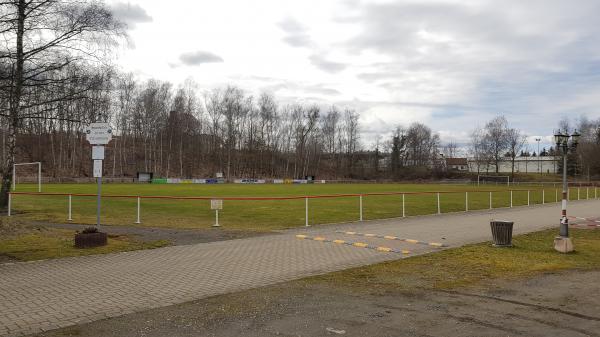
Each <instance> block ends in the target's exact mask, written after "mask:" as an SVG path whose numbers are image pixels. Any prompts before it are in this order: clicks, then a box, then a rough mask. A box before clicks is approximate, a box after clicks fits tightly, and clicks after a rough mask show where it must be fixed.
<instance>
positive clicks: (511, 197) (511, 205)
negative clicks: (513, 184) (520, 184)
mask: <svg viewBox="0 0 600 337" xmlns="http://www.w3.org/2000/svg"><path fill="white" fill-rule="evenodd" d="M510 207H511V208H512V207H513V191H512V190H510Z"/></svg>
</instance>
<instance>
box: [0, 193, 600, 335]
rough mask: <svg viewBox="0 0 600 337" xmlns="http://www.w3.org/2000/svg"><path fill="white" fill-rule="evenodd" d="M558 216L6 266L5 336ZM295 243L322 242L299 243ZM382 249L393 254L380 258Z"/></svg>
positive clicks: (379, 225)
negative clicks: (497, 226) (503, 223)
mask: <svg viewBox="0 0 600 337" xmlns="http://www.w3.org/2000/svg"><path fill="white" fill-rule="evenodd" d="M598 206H600V201H598V200H590V201H578V202H573V203H570V205H569V212H570V214H571V215H575V216H580V217H597V216H599V215H600V208H599V207H598ZM559 214H560V211H559V205H558V204H551V205H541V206H534V207H519V208H513V209H500V210H494V211H477V212H472V213H455V214H444V215H435V216H422V217H412V218H406V219H390V220H381V221H365V222H362V223H348V224H339V225H327V226H315V227H310V228H308V229H294V230H289V231H284V232H282V233H280V234H274V235H268V236H263V237H256V238H248V239H240V240H231V241H222V242H213V243H202V244H195V245H188V246H174V247H166V248H160V249H154V250H145V251H135V252H126V253H117V254H108V255H96V256H86V257H75V258H65V259H57V260H46V261H36V262H28V263H12V264H10V263H9V264H3V265H0V336H21V335H25V334H29V333H36V332H40V331H45V330H50V329H56V328H60V327H65V326H69V325H75V324H80V323H84V322H90V321H94V320H99V319H103V318H108V317H114V316H120V315H124V314H127V313H132V312H136V311H143V310H147V309H151V308H156V307H162V306H167V305H172V304H176V303H182V302H187V301H191V300H196V299H201V298H205V297H208V296H213V295H218V294H223V293H229V292H233V291H238V290H243V289H248V288H254V287H260V286H265V285H269V284H274V283H278V282H283V281H288V280H292V279H298V278H301V277H305V276H309V275H316V274H322V273H326V272H331V271H335V270H341V269H346V268H350V267H354V266H361V265H367V264H373V263H377V262H382V261H387V260H394V259H399V258H402V257H405V256H412V255H416V254H422V253H426V252H430V251H434V250H436V249H439V248H437V247H435V246H429V245H426V244H418V243H415V242H414V241H401V240H392V239H390V238H387V239H386V238H383V237H378V236H380V235H381V236H396V237H400V238H408V239H414V240H419V241H422V242H439V243H443V244H446V245H449V246H450V247H456V246H460V245H463V244H466V243H473V242H481V241H485V240H489V239H490V228H489V220H490V219H492V218H494V219H505V220H510V221H514V222H515V232H516V233H524V232H530V231H535V230H539V229H543V228H548V227H551V226H553V224H556V223H557V222H558V217H559ZM554 226H555V225H554ZM348 232H350V233H351V234H348ZM352 232H358V233H363V234H369V235H367V236H364V235H359V234H352ZM299 234H303V235H306V236H307V237H309V238H314V237H316V238H317V239H318V240H309V239H299V238H297V235H299ZM321 238H322V239H321ZM319 240H325V241H319ZM334 240H339V241H337V242H338V243H334V242H333V241H334ZM330 241H331V242H330ZM341 241H344V242H346V243H347V242H359V243H366V244H368V245H369V247H366V248H365V247H360V246H361V245H360V244H359V245H357V246H353V245H349V244H342V242H341ZM548 244H549V245H550V244H551V243H550V242H549V243H548ZM382 246H385V247H388V248H391V249H393V250H394V251H397V252H384V251H379V250H377V249H375V248H376V247H382ZM402 251H404V253H402Z"/></svg>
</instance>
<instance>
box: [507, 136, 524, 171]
mask: <svg viewBox="0 0 600 337" xmlns="http://www.w3.org/2000/svg"><path fill="white" fill-rule="evenodd" d="M506 139H507V141H508V155H509V156H510V160H511V180H514V178H515V159H516V158H517V156H518V155H519V153H520V152H521V151H522V150H523V148H524V146H525V142H526V140H527V137H525V135H524V134H523V133H522V132H521V131H520V130H517V129H508V130H507V131H506Z"/></svg>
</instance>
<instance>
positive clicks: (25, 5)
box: [0, 0, 123, 206]
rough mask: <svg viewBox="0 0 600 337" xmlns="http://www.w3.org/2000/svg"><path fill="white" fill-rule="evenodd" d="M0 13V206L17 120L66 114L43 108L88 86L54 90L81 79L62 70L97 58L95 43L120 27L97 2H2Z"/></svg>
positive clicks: (7, 180) (103, 42)
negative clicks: (0, 157) (0, 95)
mask: <svg viewBox="0 0 600 337" xmlns="http://www.w3.org/2000/svg"><path fill="white" fill-rule="evenodd" d="M0 18H1V19H0V32H1V34H2V37H3V39H1V42H0V44H1V46H0V48H1V49H2V50H1V54H0V61H1V62H2V63H1V66H0V67H1V68H2V69H3V72H2V78H0V81H1V83H2V89H3V92H4V93H5V94H6V95H7V97H6V98H7V102H8V104H7V105H8V106H6V107H2V109H1V110H0V114H1V115H2V116H3V117H5V118H7V119H8V130H7V131H8V137H7V143H8V144H7V150H8V152H7V155H6V157H5V161H4V165H3V174H2V188H1V192H0V205H2V206H6V204H7V203H8V198H7V193H8V191H9V189H10V184H11V180H12V166H13V164H14V158H15V152H16V140H17V134H18V133H19V128H20V125H21V124H22V123H21V122H22V121H23V120H25V119H36V118H42V119H59V118H60V119H70V116H64V117H61V116H57V115H52V114H48V112H56V111H57V109H56V106H55V103H58V102H65V101H73V100H77V99H81V98H84V97H85V94H86V92H87V91H88V90H90V86H86V85H83V86H80V87H78V88H76V90H73V91H66V92H65V91H58V90H55V89H56V88H57V87H61V86H63V85H66V84H69V83H73V82H76V81H78V80H80V79H81V73H78V72H64V71H62V70H63V69H66V68H67V67H69V66H73V65H75V64H78V63H79V64H80V63H82V62H86V61H90V60H97V55H101V54H102V53H101V52H102V48H101V47H102V46H106V45H107V44H110V43H113V42H114V41H115V40H114V39H113V37H114V36H115V34H122V32H123V30H122V28H123V26H122V24H120V23H119V22H118V21H116V20H115V19H114V17H113V16H112V14H111V12H110V11H109V10H108V9H107V7H105V6H104V5H103V3H101V2H97V1H82V0H70V1H69V0H62V1H58V0H9V1H4V2H2V3H0ZM40 93H45V95H43V96H41V95H39V94H40ZM34 96H35V97H34Z"/></svg>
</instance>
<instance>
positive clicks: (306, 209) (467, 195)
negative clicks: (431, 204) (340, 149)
mask: <svg viewBox="0 0 600 337" xmlns="http://www.w3.org/2000/svg"><path fill="white" fill-rule="evenodd" d="M473 192H475V193H477V191H473ZM450 193H458V192H450ZM450 193H447V194H450ZM440 194H441V193H439V192H437V193H436V199H437V214H442V205H441V202H440ZM580 195H581V193H580V188H579V187H578V188H577V200H580ZM568 197H570V191H569V192H568ZM568 197H567V198H568ZM589 198H590V188H589V187H587V188H586V199H589ZM308 199H310V198H304V205H305V206H304V226H306V227H308V226H310V225H309V223H308ZM594 199H598V188H597V187H594ZM405 200H406V196H405V194H402V217H403V218H405V217H406V203H405ZM554 202H560V200H559V199H558V189H555V190H554ZM545 204H546V190H545V189H543V190H542V205H545ZM530 205H531V191H530V190H528V191H527V206H530ZM493 206H494V205H493V192H489V209H493V208H494V207H493ZM512 207H513V191H512V190H510V208H512ZM358 208H359V219H358V220H359V221H363V196H362V195H359V197H358ZM138 211H139V210H138ZM468 211H469V192H465V212H468Z"/></svg>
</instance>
